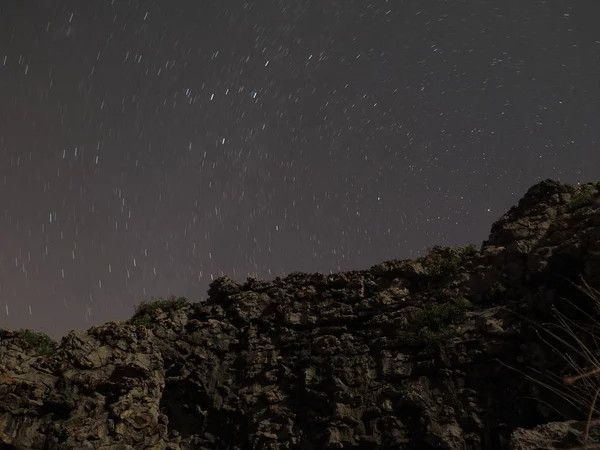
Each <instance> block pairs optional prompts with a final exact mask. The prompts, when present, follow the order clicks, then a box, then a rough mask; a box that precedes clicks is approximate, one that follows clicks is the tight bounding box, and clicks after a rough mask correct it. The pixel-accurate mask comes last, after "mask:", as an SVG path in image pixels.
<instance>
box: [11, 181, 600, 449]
mask: <svg viewBox="0 0 600 450" xmlns="http://www.w3.org/2000/svg"><path fill="white" fill-rule="evenodd" d="M599 192H600V183H597V184H591V183H590V184H586V185H583V186H580V187H579V188H577V187H574V186H569V185H564V184H561V183H558V182H556V181H552V180H546V181H543V182H541V183H539V184H537V185H535V186H533V187H532V188H531V189H530V190H529V191H528V192H527V193H526V195H525V196H524V197H523V199H521V201H520V202H519V204H518V205H517V206H515V207H514V208H511V209H510V211H508V212H507V213H506V214H505V215H504V216H502V218H500V220H499V221H498V222H496V223H495V224H494V225H493V227H492V230H491V234H490V237H489V239H488V240H487V241H485V242H484V243H483V245H482V247H481V248H480V249H478V248H476V247H463V248H460V247H459V248H443V247H434V248H433V249H432V250H431V251H430V252H429V254H428V255H426V256H424V257H422V258H418V259H417V260H414V261H411V260H402V261H399V260H394V261H386V262H383V263H381V264H378V265H376V266H373V267H372V268H371V269H369V270H363V271H351V272H346V273H339V274H333V275H323V274H304V273H298V272H295V273H292V274H290V275H288V276H287V277H285V278H276V279H274V280H271V281H265V280H257V279H255V278H249V279H248V280H247V281H246V282H245V283H243V284H241V283H237V282H235V281H234V280H232V279H230V278H227V277H222V278H219V279H217V280H216V281H215V282H213V283H212V284H211V286H210V289H209V299H208V300H207V301H206V302H205V303H203V304H192V303H188V302H186V301H180V300H174V299H173V300H172V301H167V302H162V303H160V304H155V305H154V306H148V307H145V308H142V309H140V310H139V311H138V313H136V315H135V316H134V317H133V318H132V319H131V320H130V321H128V322H127V323H119V322H109V323H107V324H105V325H103V326H99V327H93V328H91V329H89V330H88V331H86V332H81V331H72V332H70V333H69V334H68V335H67V336H65V337H64V338H63V339H62V341H61V342H60V344H54V343H51V342H47V341H44V340H43V339H42V338H40V337H39V336H37V335H35V334H33V333H31V332H24V331H18V332H17V331H9V330H0V448H7V449H9V448H10V449H48V450H53V449H104V450H126V449H165V450H166V449H172V450H184V449H207V450H208V449H232V450H233V449H237V450H242V449H273V450H276V449H308V448H310V449H312V448H315V449H321V448H323V449H327V448H330V449H333V448H340V449H341V448H344V449H351V448H353V449H447V450H463V449H464V450H467V449H469V450H477V449H486V450H487V449H492V450H493V449H511V450H526V449H531V450H533V449H543V448H567V447H565V446H567V445H581V444H582V441H581V440H582V425H581V422H577V421H575V419H576V420H579V421H581V420H582V419H584V418H585V416H586V414H587V411H585V408H584V407H583V405H582V404H578V403H577V400H578V399H580V398H581V397H580V396H579V397H578V395H577V394H576V393H574V394H573V395H572V396H570V397H569V396H568V395H567V396H566V398H564V397H561V396H560V395H557V393H555V392H553V390H552V389H545V388H543V387H541V386H540V384H539V383H536V382H535V381H532V380H531V377H535V376H538V377H539V376H540V374H543V373H549V374H554V375H555V377H559V376H563V375H566V374H568V371H566V369H565V361H564V360H563V359H562V356H561V355H566V354H567V353H566V352H568V351H569V349H568V348H567V347H566V346H563V347H560V351H553V349H552V348H551V347H550V346H548V345H547V343H546V342H544V340H542V339H541V338H540V334H538V333H537V332H536V329H535V328H534V327H533V326H532V322H550V321H552V320H554V318H555V315H554V313H553V312H554V309H553V308H558V310H560V311H561V312H562V313H563V314H565V315H566V316H568V317H570V318H572V319H573V320H583V319H586V318H587V319H590V317H591V318H593V317H595V314H596V310H595V308H594V306H595V305H594V304H593V301H591V300H590V298H589V297H588V296H586V295H584V294H583V293H582V292H581V291H580V290H578V289H576V288H575V286H574V284H573V283H575V284H577V283H580V282H581V279H580V278H579V276H580V275H582V276H583V277H584V278H585V279H586V280H587V282H588V283H589V285H590V287H592V288H600V286H599V285H600V276H599V275H600V209H599V204H598V193H599ZM573 306H575V307H573ZM581 311H583V312H586V313H587V314H588V315H585V314H584V315H581ZM581 339H582V342H589V340H588V341H585V337H581ZM557 345H559V344H557ZM557 348H559V347H557ZM576 357H577V355H575V356H573V358H576ZM584 363H585V361H584V362H582V361H579V362H578V364H582V367H583V364H584ZM519 371H520V372H519ZM559 378H560V377H559ZM588 381H589V382H590V383H591V382H592V381H593V380H588ZM549 405H550V406H549ZM557 410H558V411H560V414H559V413H558V412H556V411H557ZM561 414H562V415H564V416H566V417H568V418H571V419H574V420H572V421H568V422H559V421H560V420H564V419H563V416H561ZM598 438H600V436H599V433H598V431H597V427H595V425H594V426H592V433H590V439H596V442H597V440H598ZM561 445H562V447H561Z"/></svg>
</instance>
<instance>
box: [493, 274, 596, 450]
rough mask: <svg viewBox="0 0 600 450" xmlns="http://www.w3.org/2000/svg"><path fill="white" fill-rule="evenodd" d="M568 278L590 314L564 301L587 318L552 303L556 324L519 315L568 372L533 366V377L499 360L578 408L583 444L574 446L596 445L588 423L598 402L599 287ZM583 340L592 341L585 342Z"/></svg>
mask: <svg viewBox="0 0 600 450" xmlns="http://www.w3.org/2000/svg"><path fill="white" fill-rule="evenodd" d="M568 281H569V282H570V283H571V284H573V286H575V287H576V288H577V289H578V290H579V291H581V292H582V293H584V294H585V295H586V296H588V297H589V298H590V299H591V300H593V301H594V304H595V314H594V316H591V315H590V314H589V313H586V312H585V311H583V310H582V309H581V308H580V307H579V306H577V305H575V304H573V303H572V302H568V303H569V304H570V305H571V306H572V307H573V308H574V309H576V310H578V311H580V312H581V313H583V314H584V315H585V316H586V317H587V318H588V319H589V321H588V320H586V323H585V324H581V323H577V322H575V321H573V320H572V319H570V318H568V317H567V316H565V315H564V314H563V313H561V312H560V311H558V310H557V309H556V308H554V307H553V310H552V311H553V313H554V315H555V317H556V319H557V323H556V324H545V325H540V324H537V323H535V322H533V321H531V320H530V319H528V318H526V317H523V316H521V315H520V314H519V316H521V317H522V318H523V319H525V320H527V321H528V322H530V323H532V324H533V325H534V326H535V327H536V328H537V330H536V332H537V334H538V336H539V337H540V339H541V340H542V341H543V342H544V343H546V344H547V345H548V346H549V347H551V348H552V350H553V352H555V353H556V354H557V355H560V357H561V358H562V359H563V360H564V361H565V363H566V367H565V369H566V370H567V371H569V372H570V373H571V374H570V375H566V376H558V375H556V374H552V373H542V372H540V371H537V370H535V369H534V371H535V372H536V373H537V374H539V375H540V378H536V377H534V376H531V375H529V374H526V373H524V372H522V371H520V370H518V369H516V368H514V367H510V366H508V365H506V364H504V363H503V364H504V365H505V366H507V367H510V368H511V369H513V370H516V371H518V372H519V373H521V374H523V375H524V376H525V377H526V378H527V379H529V380H530V381H533V382H536V383H538V384H539V385H541V386H543V387H545V388H547V389H549V390H551V391H552V392H554V393H555V394H557V395H559V396H560V397H561V398H563V399H564V400H565V401H566V402H567V403H569V404H570V405H572V406H573V407H575V408H576V409H577V410H579V411H581V413H582V415H585V416H586V417H587V419H586V427H585V432H584V446H583V447H579V448H578V449H577V450H579V449H581V450H584V449H585V450H592V449H600V443H597V442H589V432H590V424H591V423H592V421H593V420H594V419H597V418H599V417H600V406H599V404H598V397H599V396H600V359H599V354H600V345H598V338H599V337H600V323H599V322H598V320H597V318H596V317H597V316H600V291H598V290H596V289H594V288H592V287H591V286H589V285H588V283H586V281H585V280H584V279H583V278H582V283H583V285H582V286H577V285H576V284H574V283H573V282H571V281H570V280H568ZM540 330H541V331H544V332H546V333H548V334H549V335H550V336H551V337H552V339H551V340H554V341H555V342H556V343H552V342H549V341H550V340H548V339H545V338H544V337H542V335H541V334H540ZM563 336H565V337H563ZM586 342H588V343H592V344H593V345H589V344H587V343H586ZM558 344H560V345H562V347H563V348H562V349H559V348H558ZM590 347H592V348H590ZM565 350H566V351H565ZM573 450H575V449H573Z"/></svg>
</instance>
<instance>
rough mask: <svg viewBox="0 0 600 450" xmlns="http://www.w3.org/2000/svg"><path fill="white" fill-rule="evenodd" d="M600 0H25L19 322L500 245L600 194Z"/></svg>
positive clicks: (4, 169) (4, 309)
mask: <svg viewBox="0 0 600 450" xmlns="http://www.w3.org/2000/svg"><path fill="white" fill-rule="evenodd" d="M598 17H600V2H598V1H596V0H582V1H579V2H572V1H552V0H547V1H539V0H527V1H526V0H498V1H468V2H467V1H458V0H456V1H437V0H426V1H424V0H394V1H385V0H373V1H370V2H369V1H363V0H319V1H315V0H308V1H306V0H279V1H272V0H260V1H254V2H244V1H236V0H234V1H215V0H201V1H199V0H155V1H141V0H102V1H100V0H85V1H82V0H66V1H60V0H53V1H50V0H46V1H40V0H31V1H30V0H2V1H1V2H0V205H1V210H0V307H1V309H0V310H1V314H0V327H3V328H11V329H17V328H21V327H27V328H33V329H35V330H37V331H45V332H47V333H49V334H50V335H51V336H53V337H60V336H62V335H64V334H66V332H67V331H68V330H70V329H72V328H79V329H87V328H88V327H90V326H92V325H98V324H102V323H104V322H105V321H108V320H125V319H127V318H129V317H131V315H132V314H133V308H134V306H135V305H136V304H137V303H139V302H140V301H141V300H144V299H147V300H149V299H151V297H157V296H166V295H170V294H175V295H184V296H187V297H188V298H189V299H190V300H191V301H201V300H202V299H204V298H206V290H207V288H208V285H209V283H210V282H211V281H212V280H213V279H215V278H216V277H218V276H220V275H224V274H227V275H229V276H231V277H232V278H234V279H236V280H238V281H243V280H244V279H245V278H246V277H247V276H248V275H249V274H252V275H256V276H258V277H261V278H268V279H270V278H274V277H276V276H282V275H285V274H288V273H290V272H293V271H308V272H325V273H329V272H330V271H333V272H335V271H339V270H350V269H362V268H368V267H369V266H371V265H373V264H376V263H378V262H381V261H384V260H386V259H393V258H414V257H417V256H420V255H422V254H423V253H424V251H425V250H426V248H427V247H430V246H432V245H434V244H441V245H465V244H467V243H470V242H472V243H475V244H477V245H480V244H481V241H482V240H484V239H486V238H487V236H488V233H489V229H490V226H491V224H492V223H493V222H494V221H495V220H497V219H498V218H499V217H500V216H501V215H502V214H503V213H504V212H505V211H506V210H507V209H508V208H509V207H510V206H512V205H513V204H515V203H516V202H517V201H518V200H519V198H521V196H522V195H523V194H524V193H525V191H526V190H527V189H528V188H529V187H530V186H531V185H533V184H535V183H537V182H539V181H540V180H542V179H545V178H554V179H558V180H560V181H563V182H567V183H584V182H588V181H597V180H598V179H600V173H599V170H598V169H599V168H600V151H599V150H598V143H599V141H600V60H599V56H600V28H598V27H597V23H598Z"/></svg>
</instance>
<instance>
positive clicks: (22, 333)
mask: <svg viewBox="0 0 600 450" xmlns="http://www.w3.org/2000/svg"><path fill="white" fill-rule="evenodd" d="M17 333H18V335H19V337H20V338H21V339H22V340H23V341H24V342H25V343H27V344H28V345H29V346H31V347H33V348H34V349H35V350H36V351H37V352H38V353H39V354H40V355H44V356H48V355H51V354H52V353H54V351H55V350H56V347H58V344H57V343H56V342H55V341H53V340H52V338H51V337H50V336H48V335H47V334H46V333H37V332H35V331H32V330H19V331H18V332H17Z"/></svg>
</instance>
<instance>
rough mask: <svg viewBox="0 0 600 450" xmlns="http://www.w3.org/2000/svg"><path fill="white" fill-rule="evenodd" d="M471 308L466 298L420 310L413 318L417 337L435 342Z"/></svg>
mask: <svg viewBox="0 0 600 450" xmlns="http://www.w3.org/2000/svg"><path fill="white" fill-rule="evenodd" d="M471 306H472V304H471V302H470V301H469V300H467V299H466V298H456V299H453V300H451V301H449V302H446V303H436V304H434V305H432V306H428V307H426V308H425V309H423V310H421V311H420V312H419V313H418V314H417V315H416V316H415V317H414V324H415V326H417V327H418V328H419V335H420V336H421V337H422V338H423V339H424V340H426V341H433V340H436V338H438V337H442V336H443V335H444V333H445V332H446V331H447V329H446V327H447V326H448V325H450V324H452V323H453V322H454V321H455V320H456V319H458V318H459V317H461V316H462V315H463V314H464V313H465V311H467V310H468V309H469V308H470V307H471Z"/></svg>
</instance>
